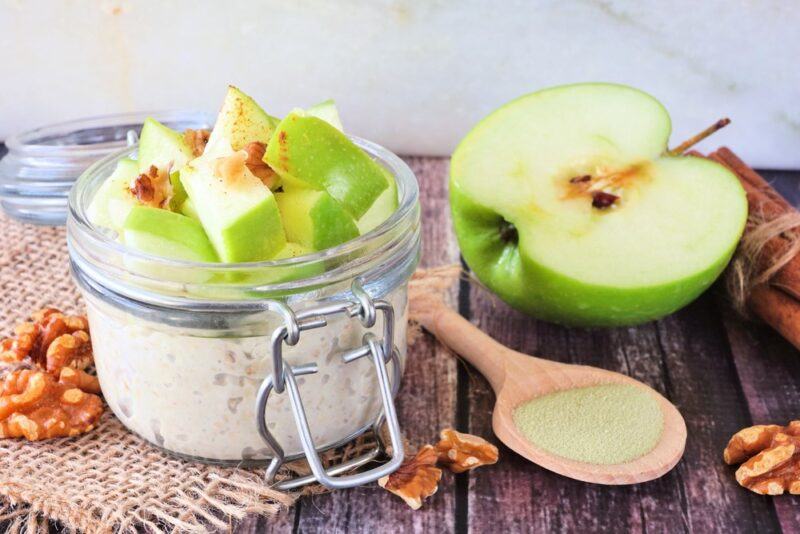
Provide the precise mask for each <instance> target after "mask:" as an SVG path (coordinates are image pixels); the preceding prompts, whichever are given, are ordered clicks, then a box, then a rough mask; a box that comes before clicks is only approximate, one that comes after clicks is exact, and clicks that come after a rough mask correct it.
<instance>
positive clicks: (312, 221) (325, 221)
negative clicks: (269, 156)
mask: <svg viewBox="0 0 800 534" xmlns="http://www.w3.org/2000/svg"><path fill="white" fill-rule="evenodd" d="M275 198H276V200H277V202H278V209H280V212H281V219H282V220H283V227H284V229H285V230H286V239H288V240H289V241H290V242H295V243H299V244H301V245H303V246H304V247H307V248H310V249H311V250H323V249H326V248H330V247H334V246H336V245H338V244H340V243H344V242H345V241H349V240H350V239H353V238H355V237H358V228H357V227H356V223H355V221H353V218H352V217H350V215H349V214H348V213H347V211H345V210H344V208H342V206H341V204H339V203H338V202H336V200H334V199H333V197H331V196H330V195H329V194H328V193H326V192H325V191H317V190H315V189H303V188H300V189H290V188H287V189H286V190H285V191H284V192H282V193H277V194H276V195H275Z"/></svg>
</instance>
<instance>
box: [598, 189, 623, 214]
mask: <svg viewBox="0 0 800 534" xmlns="http://www.w3.org/2000/svg"><path fill="white" fill-rule="evenodd" d="M618 198H619V196H617V195H615V194H613V193H606V192H605V191H595V192H594V193H592V207H593V208H597V209H599V210H604V209H607V208H610V207H611V206H612V205H613V204H614V203H615V202H616V201H617V199H618Z"/></svg>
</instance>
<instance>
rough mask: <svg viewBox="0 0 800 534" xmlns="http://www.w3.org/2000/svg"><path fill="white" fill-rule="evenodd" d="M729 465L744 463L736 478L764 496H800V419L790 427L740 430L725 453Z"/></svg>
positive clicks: (724, 456) (756, 427)
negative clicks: (787, 493)
mask: <svg viewBox="0 0 800 534" xmlns="http://www.w3.org/2000/svg"><path fill="white" fill-rule="evenodd" d="M723 458H724V460H725V463H727V464H738V463H741V462H744V463H742V465H740V466H739V469H737V470H736V481H737V482H739V484H741V485H742V486H744V487H746V488H748V489H749V490H751V491H753V492H755V493H759V494H762V495H781V494H783V493H784V492H785V491H788V492H789V493H791V494H794V495H800V420H798V421H792V422H790V423H789V424H788V425H787V426H785V427H782V426H779V425H756V426H751V427H748V428H745V429H742V430H740V431H739V432H737V433H736V434H734V435H733V437H732V438H731V439H730V441H729V442H728V446H727V447H725V451H724V452H723Z"/></svg>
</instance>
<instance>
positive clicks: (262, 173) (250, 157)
mask: <svg viewBox="0 0 800 534" xmlns="http://www.w3.org/2000/svg"><path fill="white" fill-rule="evenodd" d="M244 149H245V151H247V160H245V165H247V168H248V169H250V172H252V173H253V174H254V175H255V176H256V177H257V178H258V179H259V180H261V181H262V182H264V185H266V186H267V187H269V188H270V189H275V187H276V186H277V185H278V175H277V173H276V172H275V171H273V170H272V168H271V167H270V166H269V165H267V163H266V162H265V161H264V153H265V152H266V150H267V146H266V145H265V144H264V143H259V142H257V141H254V142H252V143H250V144H249V145H247V146H245V147H244Z"/></svg>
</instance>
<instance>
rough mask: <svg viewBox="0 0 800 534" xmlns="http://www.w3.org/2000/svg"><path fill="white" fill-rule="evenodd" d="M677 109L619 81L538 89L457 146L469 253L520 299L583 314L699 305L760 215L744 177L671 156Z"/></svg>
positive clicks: (530, 308)
mask: <svg viewBox="0 0 800 534" xmlns="http://www.w3.org/2000/svg"><path fill="white" fill-rule="evenodd" d="M670 129H671V126H670V119H669V115H668V114H667V112H666V110H665V109H664V108H663V106H661V104H659V103H658V102H657V101H656V100H655V99H653V98H652V97H651V96H649V95H647V94H645V93H642V92H640V91H638V90H635V89H632V88H629V87H624V86H619V85H612V84H577V85H570V86H563V87H557V88H553V89H548V90H544V91H540V92H538V93H533V94H531V95H528V96H525V97H522V98H520V99H518V100H515V101H513V102H511V103H510V104H507V105H506V106H504V107H502V108H500V109H499V110H497V111H495V112H494V113H492V114H491V115H489V116H488V117H487V118H486V119H484V120H483V121H482V122H481V123H479V124H478V126H476V127H475V129H473V130H472V132H470V133H469V134H468V135H467V137H466V138H465V139H464V140H463V141H462V142H461V144H460V145H459V147H458V148H457V149H456V151H455V153H454V154H453V159H452V164H451V171H450V172H451V174H450V195H451V208H452V212H453V219H454V226H455V230H456V235H457V237H458V240H459V244H460V246H461V250H462V253H463V255H464V258H465V260H466V262H467V264H468V265H469V266H470V268H471V269H472V270H473V271H474V272H475V274H476V275H477V276H478V278H479V279H481V280H482V281H483V282H484V283H485V284H486V285H487V286H488V287H489V288H491V289H492V290H493V291H495V292H496V293H497V294H498V295H499V296H500V297H501V298H503V299H504V300H506V301H507V302H508V303H509V304H511V305H512V306H514V307H516V308H518V309H520V310H522V311H525V312H527V313H530V314H532V315H535V316H537V317H540V318H543V319H547V320H551V321H556V322H560V323H564V324H574V325H626V324H635V323H641V322H644V321H648V320H651V319H655V318H658V317H661V316H663V315H666V314H668V313H671V312H673V311H675V310H677V309H679V308H681V307H682V306H684V305H686V304H687V303H689V302H690V301H692V300H693V299H694V298H696V297H697V296H698V295H699V294H700V293H702V292H703V291H704V290H705V289H706V288H708V286H709V285H710V284H711V283H712V282H713V281H714V280H715V279H716V278H717V277H718V276H719V274H720V273H721V272H722V270H723V269H724V268H725V266H726V265H727V263H728V261H729V259H730V257H731V255H732V254H733V251H734V249H735V248H736V244H737V243H738V240H739V238H740V237H741V234H742V231H743V229H744V223H745V221H746V218H747V202H746V198H745V194H744V191H743V190H742V187H741V185H740V184H739V182H738V180H737V179H736V177H735V176H734V175H733V174H731V173H730V172H729V171H728V170H727V169H725V168H724V167H723V166H721V165H718V164H716V163H714V162H711V161H707V160H704V159H702V158H695V157H689V156H686V157H683V156H677V157H672V156H668V155H666V149H667V143H668V140H669V133H670Z"/></svg>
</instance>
